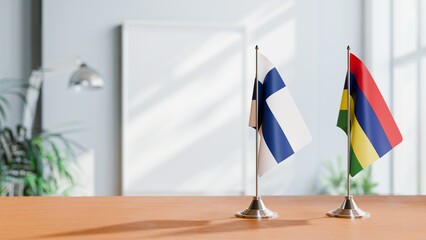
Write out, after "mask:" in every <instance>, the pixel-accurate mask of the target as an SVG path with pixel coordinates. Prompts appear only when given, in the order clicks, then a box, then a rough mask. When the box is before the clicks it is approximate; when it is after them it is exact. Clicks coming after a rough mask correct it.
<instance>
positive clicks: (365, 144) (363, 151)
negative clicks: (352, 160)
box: [352, 117, 379, 169]
mask: <svg viewBox="0 0 426 240" xmlns="http://www.w3.org/2000/svg"><path fill="white" fill-rule="evenodd" d="M352 149H353V151H354V154H355V156H356V157H357V159H358V161H359V164H360V165H361V166H362V168H363V169H365V168H367V167H368V166H369V165H370V164H372V163H373V162H375V161H376V160H377V159H379V155H378V154H377V152H376V150H375V149H374V147H373V145H372V144H371V142H370V140H369V139H368V137H367V135H366V134H365V132H364V130H362V128H361V126H360V125H359V123H358V120H357V119H356V117H355V118H354V122H353V124H352Z"/></svg>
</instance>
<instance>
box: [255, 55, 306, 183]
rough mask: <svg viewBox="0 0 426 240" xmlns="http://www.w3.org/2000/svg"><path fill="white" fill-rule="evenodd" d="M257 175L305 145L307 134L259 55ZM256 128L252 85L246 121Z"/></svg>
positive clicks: (281, 84) (278, 79) (285, 92)
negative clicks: (250, 102) (251, 97)
mask: <svg viewBox="0 0 426 240" xmlns="http://www.w3.org/2000/svg"><path fill="white" fill-rule="evenodd" d="M258 84H259V85H258V89H259V103H258V106H259V116H258V121H259V134H260V143H259V153H258V154H259V157H258V161H259V176H262V175H263V174H264V173H265V172H267V171H268V170H269V169H271V168H272V167H273V166H275V165H277V164H279V163H280V162H282V161H283V160H284V159H286V158H288V157H290V156H291V155H293V153H295V152H296V151H298V150H299V149H301V148H302V147H304V146H305V145H306V144H308V143H309V142H310V141H311V140H312V137H311V134H310V132H309V130H308V128H307V127H306V124H305V122H304V121H303V118H302V116H301V114H300V112H299V110H298V109H297V106H296V104H295V102H294V100H293V98H292V96H291V94H290V92H289V91H288V87H286V85H285V83H284V81H283V79H282V78H281V76H280V74H279V73H278V71H277V69H276V68H275V67H274V66H273V65H272V63H271V62H270V61H269V60H268V59H267V58H266V57H265V56H263V55H262V54H259V58H258ZM249 125H250V126H251V127H256V85H255V88H254V90H253V101H252V105H251V112H250V121H249Z"/></svg>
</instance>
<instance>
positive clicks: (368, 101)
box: [337, 54, 402, 177]
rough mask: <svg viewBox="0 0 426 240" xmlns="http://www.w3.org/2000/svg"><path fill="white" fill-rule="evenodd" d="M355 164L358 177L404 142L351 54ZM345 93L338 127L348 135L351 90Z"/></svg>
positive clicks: (367, 75)
mask: <svg viewBox="0 0 426 240" xmlns="http://www.w3.org/2000/svg"><path fill="white" fill-rule="evenodd" d="M349 69H350V84H351V85H350V90H351V93H350V96H351V99H350V103H351V107H350V110H351V113H350V116H351V118H350V120H351V126H350V127H351V135H352V136H351V158H350V159H351V161H350V174H351V176H352V177H353V176H355V175H356V174H357V173H359V172H360V171H361V170H363V169H365V168H367V167H368V166H370V165H371V164H372V163H373V162H375V161H376V160H378V159H379V158H381V157H382V156H383V155H385V154H386V153H387V152H389V151H390V150H391V149H392V148H394V147H395V146H396V145H398V144H399V143H400V142H401V141H402V136H401V133H400V131H399V129H398V126H397V125H396V123H395V120H394V119H393V117H392V114H391V112H390V111H389V108H388V106H387V105H386V102H385V100H384V99H383V97H382V94H381V93H380V91H379V89H378V88H377V85H376V83H375V82H374V79H373V77H372V76H371V74H370V72H369V71H368V69H367V68H366V67H365V65H364V64H363V63H362V62H361V60H359V59H358V58H357V57H356V56H355V55H353V54H350V66H349ZM347 84H348V81H347V78H346V82H345V87H344V90H343V95H342V101H341V104H340V112H339V117H338V120H337V126H338V127H339V128H341V129H342V130H343V131H345V132H347V116H348V101H347V100H348V97H347V96H348V95H347V94H348V88H347Z"/></svg>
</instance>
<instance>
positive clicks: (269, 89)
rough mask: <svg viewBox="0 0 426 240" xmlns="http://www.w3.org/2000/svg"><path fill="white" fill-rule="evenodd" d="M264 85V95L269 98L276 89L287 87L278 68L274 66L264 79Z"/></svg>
mask: <svg viewBox="0 0 426 240" xmlns="http://www.w3.org/2000/svg"><path fill="white" fill-rule="evenodd" d="M263 85H264V90H263V91H265V92H264V97H265V99H267V98H268V97H269V96H271V95H272V94H274V93H275V92H276V91H278V90H280V89H281V88H284V87H285V83H284V81H283V79H282V78H281V76H280V74H279V73H278V71H277V69H276V68H272V69H271V70H270V71H269V72H268V73H267V74H266V76H265V80H263ZM259 92H260V89H259Z"/></svg>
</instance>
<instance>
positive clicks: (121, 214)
mask: <svg viewBox="0 0 426 240" xmlns="http://www.w3.org/2000/svg"><path fill="white" fill-rule="evenodd" d="M263 200H264V202H265V204H266V205H267V206H268V207H269V208H270V209H272V210H274V211H277V212H278V213H279V216H278V218H276V219H272V220H247V219H239V218H235V217H234V214H235V213H236V212H237V211H239V210H243V209H244V208H246V207H247V206H248V205H249V203H250V201H251V197H237V196H235V197H210V196H209V197H2V198H0V239H222V240H225V239H356V240H361V239H362V240H364V239H426V196H356V197H355V200H356V201H357V204H358V206H359V207H361V208H362V209H363V210H366V211H368V212H370V214H371V217H370V218H368V219H358V220H348V219H339V218H330V217H327V216H326V215H325V213H326V212H327V211H328V210H331V209H333V208H336V207H338V206H339V205H340V203H341V201H342V200H343V197H342V196H288V197H263Z"/></svg>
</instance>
